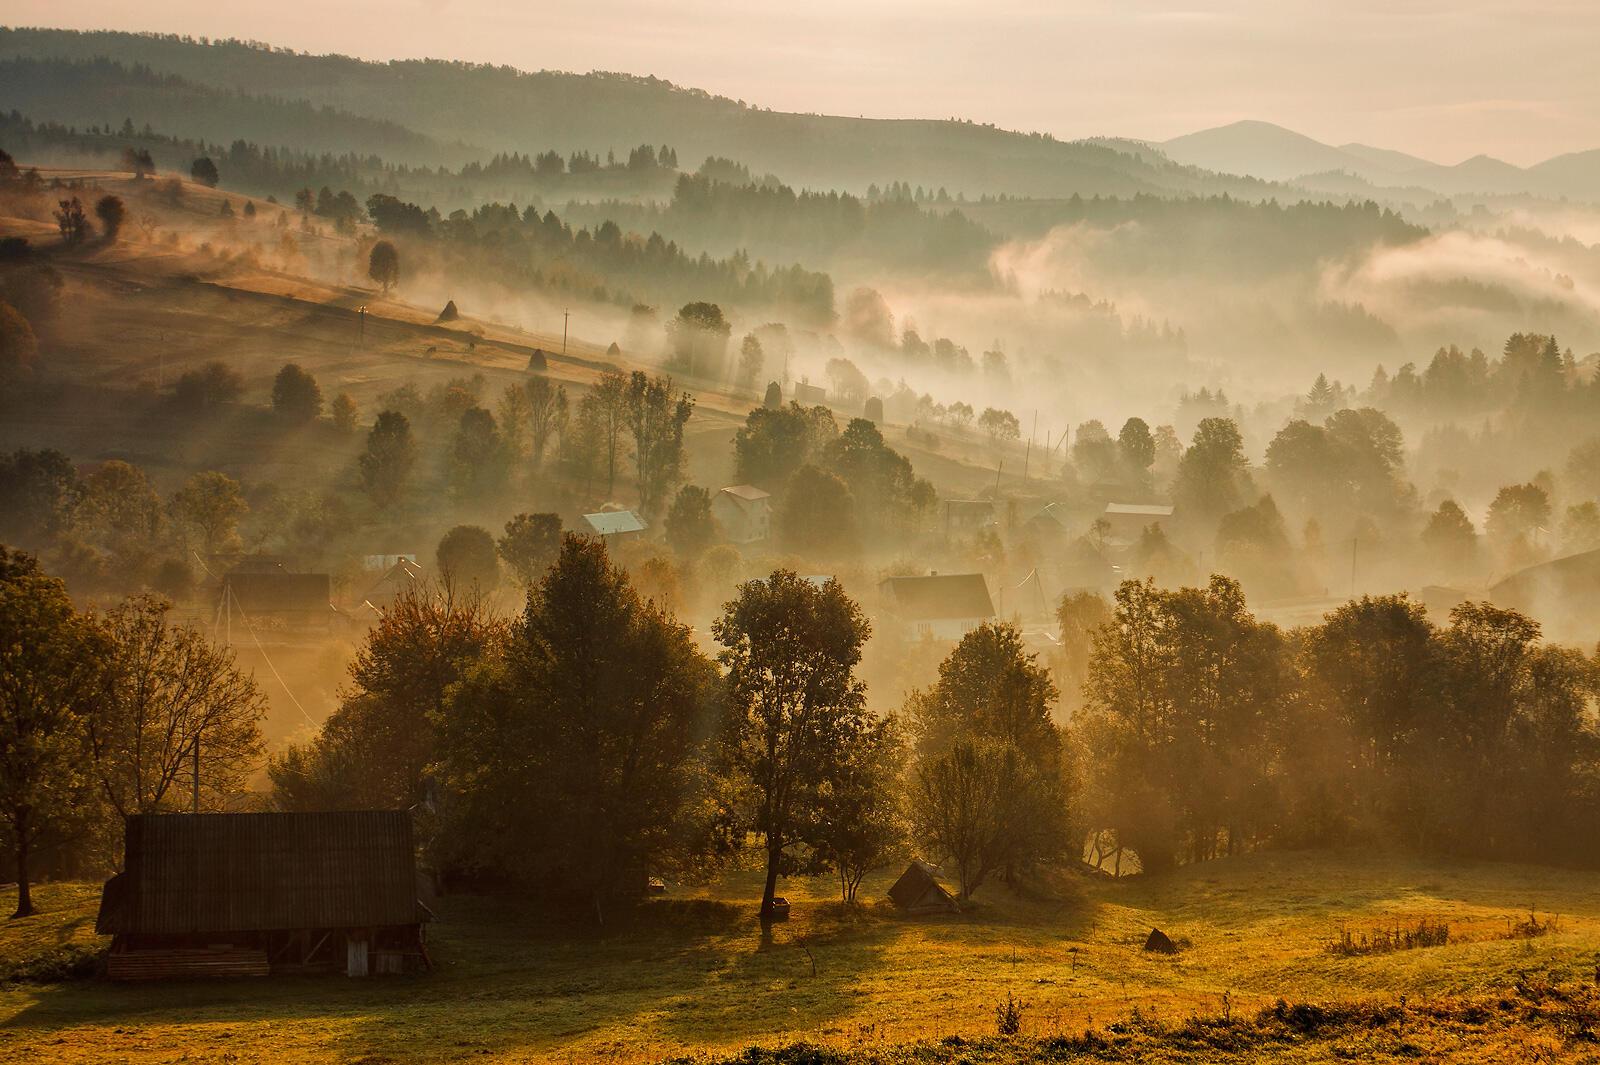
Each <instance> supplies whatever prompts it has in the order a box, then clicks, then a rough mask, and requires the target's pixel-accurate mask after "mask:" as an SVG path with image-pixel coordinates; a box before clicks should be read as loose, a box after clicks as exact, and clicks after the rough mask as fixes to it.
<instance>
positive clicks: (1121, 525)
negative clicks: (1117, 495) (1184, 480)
mask: <svg viewBox="0 0 1600 1065" xmlns="http://www.w3.org/2000/svg"><path fill="white" fill-rule="evenodd" d="M1100 519H1101V521H1103V522H1105V525H1104V526H1103V528H1104V531H1105V538H1106V539H1107V540H1109V541H1111V542H1113V543H1120V544H1134V543H1138V542H1139V537H1140V536H1142V535H1143V534H1144V531H1145V530H1146V529H1148V528H1149V527H1150V526H1152V525H1154V526H1157V527H1158V528H1161V529H1162V530H1163V531H1165V527H1166V524H1167V523H1168V522H1169V521H1171V520H1172V507H1171V506H1170V505H1169V504H1165V503H1107V504H1106V509H1105V510H1104V511H1103V512H1102V513H1101V515H1100Z"/></svg>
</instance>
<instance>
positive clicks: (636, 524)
mask: <svg viewBox="0 0 1600 1065" xmlns="http://www.w3.org/2000/svg"><path fill="white" fill-rule="evenodd" d="M583 520H584V521H586V522H588V523H589V528H591V529H593V530H594V531H595V532H597V533H599V534H600V535H601V536H615V535H617V534H618V533H633V532H644V530H645V529H646V528H647V526H646V525H645V523H644V519H643V518H641V517H639V515H637V514H635V513H634V512H633V511H631V510H606V511H602V512H601V513H599V514H585V515H584V516H583Z"/></svg>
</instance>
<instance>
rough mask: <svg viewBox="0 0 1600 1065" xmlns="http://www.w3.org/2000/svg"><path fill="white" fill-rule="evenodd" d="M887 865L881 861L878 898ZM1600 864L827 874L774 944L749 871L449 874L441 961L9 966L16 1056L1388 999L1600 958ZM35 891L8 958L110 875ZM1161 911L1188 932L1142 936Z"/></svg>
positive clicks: (678, 1036) (580, 1050)
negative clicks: (842, 877) (646, 889)
mask: <svg viewBox="0 0 1600 1065" xmlns="http://www.w3.org/2000/svg"><path fill="white" fill-rule="evenodd" d="M887 884H888V880H887V878H886V877H879V878H877V879H876V880H875V881H873V882H870V883H869V884H868V885H867V888H866V889H865V894H866V897H868V898H870V899H878V898H880V897H881V895H882V892H883V890H884V889H885V888H886V887H887ZM1597 888H1600V876H1596V875H1594V874H1588V873H1573V872H1564V871H1556V870H1546V869H1535V868H1530V867H1524V866H1509V865H1493V864H1460V865H1451V864H1439V863H1423V862H1417V861H1412V860H1408V859H1403V858H1390V857H1383V856H1370V855H1361V854H1338V855H1304V854H1294V855H1289V854H1276V855H1254V856H1249V857H1243V858H1236V859H1231V860H1228V861H1225V862H1217V863H1213V864H1211V865H1206V866H1200V867H1196V868H1190V869H1185V870H1182V871H1180V872H1178V873H1177V874H1175V875H1172V876H1170V877H1166V878H1164V879H1158V880H1150V881H1144V880H1133V879H1130V880H1126V881H1121V882H1099V881H1094V882H1091V881H1080V880H1073V881H1071V882H1069V883H1062V884H1057V885H1054V886H1053V887H1052V889H1050V890H1047V891H1044V890H1041V891H1039V892H1037V893H1034V894H1030V895H1027V896H1017V895H1014V894H1012V893H1011V892H1009V891H1008V890H1007V889H1006V888H1004V887H1003V886H1001V885H998V884H996V885H992V886H990V887H987V888H985V890H984V891H983V892H982V893H980V896H979V900H978V903H977V905H975V906H974V907H973V908H972V909H971V910H970V912H968V913H966V914H964V915H962V916H960V917H955V918H943V919H925V920H904V919H901V918H900V917H899V916H898V915H896V914H894V913H893V912H892V911H891V910H889V909H887V908H886V907H885V906H884V904H883V903H881V902H876V901H874V902H870V903H868V904H867V905H866V907H865V909H864V911H863V912H861V913H857V914H851V913H845V912H843V911H842V910H841V909H840V908H839V907H838V906H837V904H835V903H834V902H833V900H832V891H833V887H832V884H831V883H829V882H828V881H827V880H826V879H822V880H817V881H806V882H791V883H789V884H787V885H786V886H785V891H786V892H787V893H788V895H789V897H790V899H791V900H793V901H794V902H795V910H796V912H795V918H794V920H792V921H791V922H789V923H788V924H787V925H784V926H779V928H778V929H777V931H776V932H775V934H774V936H773V938H772V941H771V943H769V944H763V942H762V940H761V936H760V932H759V928H758V926H757V924H756V922H755V920H754V909H755V906H754V901H755V898H756V894H757V891H758V881H757V878H756V877H755V875H754V874H753V873H750V872H745V871H736V872H732V873H730V874H729V875H728V876H726V877H724V878H723V879H721V880H720V881H718V882H717V883H716V884H715V885H713V886H711V887H709V888H706V889H699V890H692V891H689V890H680V891H675V892H674V893H673V894H672V895H671V896H669V897H668V898H665V899H659V900H656V901H654V902H652V903H651V904H649V905H647V906H646V907H644V909H643V910H642V912H641V913H639V914H638V915H637V916H635V917H633V918H632V919H631V920H627V921H619V922H618V923H614V924H613V925H612V926H611V927H609V928H606V929H595V928H592V927H584V928H580V929H576V930H574V929H572V928H562V927H558V926H556V925H555V924H553V923H551V922H549V921H547V920H544V919H541V918H539V917H537V916H535V915H534V914H533V913H532V912H531V911H530V910H529V909H528V907H526V906H524V905H522V904H521V903H519V902H518V901H516V900H513V899H483V898H471V897H456V898H451V899H448V900H446V901H445V904H444V909H443V912H442V915H441V917H442V919H441V921H440V923H439V924H437V925H436V926H435V927H434V928H433V931H432V941H433V944H434V950H435V953H436V955H437V957H438V960H439V963H440V964H439V969H438V971H437V972H436V973H434V974H432V975H430V976H424V977H417V978H395V979H390V980H373V981H349V980H346V979H344V978H342V977H309V978H292V979H273V980H266V981H247V982H243V983H208V984H182V985H165V986H148V987H127V986H118V985H112V984H108V983H104V982H100V981H79V982H74V983H63V984H47V985H36V984H14V985H10V986H6V987H5V988H4V989H3V990H0V1060H19V1061H21V1060H38V1061H98V1060H112V1059H114V1060H125V1061H130V1062H155V1061H172V1060H177V1059H178V1058H180V1057H181V1056H182V1055H184V1054H188V1055H189V1056H190V1057H191V1058H193V1057H200V1058H207V1057H215V1056H218V1055H222V1054H228V1055H231V1057H230V1059H229V1060H236V1061H289V1062H339V1061H350V1060H355V1059H360V1058H367V1059H369V1060H371V1061H374V1062H376V1061H394V1062H413V1061H417V1062H420V1061H436V1060H462V1059H467V1058H471V1059H472V1060H487V1061H507V1062H510V1061H529V1060H554V1061H567V1060H570V1061H590V1060H615V1061H636V1060H659V1059H662V1058H669V1057H673V1056H678V1055H692V1054H718V1053H732V1052H734V1051H735V1050H737V1049H738V1048H741V1047H745V1046H747V1045H751V1044H763V1045H767V1046H774V1045H782V1044H787V1043H793V1042H797V1041H805V1042H810V1043H814V1044H818V1045H822V1046H829V1047H839V1048H853V1049H856V1050H863V1051H864V1050H866V1049H868V1048H883V1047H888V1046H893V1045H898V1044H903V1043H912V1042H917V1041H931V1040H938V1039H942V1038H944V1037H947V1036H951V1035H955V1036H961V1037H963V1038H966V1039H974V1038H979V1037H984V1036H992V1035H993V1034H994V1009H995V1005H996V1003H997V1002H998V1001H999V1000H1000V999H1002V998H1004V997H1005V995H1006V994H1007V993H1013V994H1015V995H1016V996H1017V997H1018V998H1020V999H1022V1000H1023V1002H1024V1003H1025V1004H1026V1009H1025V1011H1024V1014H1023V1019H1022V1033H1023V1035H1024V1036H1025V1037H1034V1038H1040V1037H1044V1038H1049V1037H1052V1036H1056V1035H1058V1034H1073V1033H1081V1032H1083V1030H1084V1029H1085V1028H1090V1027H1096V1028H1103V1027H1104V1026H1107V1025H1111V1024H1115V1023H1118V1022H1126V1020H1127V1019H1128V1018H1129V1017H1130V1016H1132V1015H1134V1014H1135V1013H1137V1015H1138V1016H1139V1017H1140V1018H1141V1019H1142V1020H1141V1023H1144V1024H1154V1025H1157V1026H1169V1027H1170V1026H1176V1025H1181V1024H1182V1023H1183V1022H1184V1021H1185V1020H1186V1019H1188V1018H1191V1017H1193V1016H1202V1017H1212V1016H1217V1015H1220V1014H1221V1013H1222V1012H1223V1011H1224V1010H1225V1009H1227V1010H1228V1011H1230V1012H1232V1013H1233V1014H1234V1015H1235V1016H1239V1017H1244V1016H1254V1015H1255V1013H1256V1011H1258V1010H1259V1009H1261V1008H1263V1007H1266V1006H1268V1005H1270V1004H1271V1003H1272V1002H1273V1001H1274V1000H1276V999H1278V998H1285V999H1288V1000H1289V1001H1291V1002H1344V1003H1360V1004H1366V1005H1377V1006H1390V1005H1394V1004H1396V1003H1398V1002H1399V1001H1400V1000H1401V996H1405V998H1406V1000H1407V1001H1409V1002H1410V1003H1411V1006H1412V1008H1413V1009H1417V1008H1426V1006H1427V1004H1429V1003H1435V1002H1444V1001H1447V1000H1454V999H1455V998H1458V997H1461V996H1467V997H1471V996H1485V995H1487V996H1494V995H1497V994H1500V993H1502V991H1503V990H1504V989H1507V988H1511V987H1513V986H1514V985H1515V984H1516V983H1517V981H1518V980H1519V979H1534V980H1537V981H1539V982H1541V983H1548V984H1553V985H1564V986H1572V985H1576V984H1577V983H1578V982H1580V981H1587V980H1591V979H1592V978H1593V976H1594V967H1595V958H1596V952H1597V950H1600V891H1597V890H1596V889H1597ZM40 898H41V901H42V902H43V903H44V904H45V905H46V906H47V907H51V908H53V909H54V910H55V911H56V912H55V913H53V914H50V915H47V916H44V917H40V918H35V919H34V920H33V921H32V922H28V923H27V924H29V925H32V928H33V929H36V930H37V931H29V930H28V928H26V927H24V926H22V925H13V926H12V927H9V928H6V929H5V930H4V931H3V932H0V937H3V938H0V951H3V954H0V957H4V958H6V959H8V960H9V961H10V963H11V964H15V960H16V955H17V953H18V952H25V951H28V950H31V949H34V942H35V941H37V942H38V943H40V944H47V943H49V942H53V941H55V940H56V939H59V937H60V935H61V934H62V933H61V929H63V928H71V929H74V931H73V932H72V934H73V935H77V934H81V928H82V925H81V924H74V922H75V921H79V920H81V918H82V917H83V916H84V915H91V920H92V905H93V892H92V891H89V890H86V889H84V888H81V887H63V888H49V887H47V888H46V889H45V890H44V891H43V892H42V893H41V896H40ZM4 903H5V899H4V897H3V896H0V904H4ZM1530 906H1536V907H1537V908H1538V909H1539V911H1540V912H1541V913H1542V914H1544V913H1559V914H1560V915H1561V919H1560V927H1559V929H1558V930H1557V931H1555V932H1552V933H1550V934H1548V935H1544V936H1540V937H1537V938H1534V939H1507V938H1504V932H1505V929H1506V927H1507V924H1508V922H1514V921H1516V920H1518V919H1522V918H1525V917H1526V915H1527V913H1528V910H1529V907H1530ZM1423 917H1427V918H1429V919H1433V920H1441V921H1445V922H1448V923H1449V924H1450V925H1451V929H1452V941H1451V942H1450V943H1449V944H1448V945H1446V946H1442V947H1433V948H1424V949H1418V950H1408V951H1398V952H1395V953H1391V954H1385V955H1376V956H1367V957H1340V956H1337V955H1335V954H1333V953H1331V952H1330V951H1329V950H1328V944H1329V942H1331V941H1332V940H1333V939H1334V938H1336V937H1337V935H1338V932H1339V930H1340V929H1341V928H1351V927H1373V926H1380V925H1386V924H1394V923H1397V922H1398V923H1402V924H1403V923H1406V922H1415V921H1417V920H1419V919H1421V918H1423ZM35 922H36V923H35ZM1152 926H1159V927H1161V928H1162V929H1164V930H1165V931H1167V932H1168V933H1169V934H1171V935H1173V936H1174V937H1175V938H1186V939H1188V940H1189V941H1190V943H1191V946H1190V947H1189V948H1188V949H1186V950H1184V951H1183V952H1182V953H1180V954H1178V955H1177V956H1175V957H1161V956H1154V955H1146V954H1144V953H1143V952H1142V951H1141V950H1140V949H1139V948H1140V945H1141V944H1142V942H1143V939H1144V937H1145V935H1146V934H1147V933H1148V931H1149V929H1150V928H1151V927H1152ZM813 961H814V962H815V966H816V973H815V975H814V976H813V975H812V963H813ZM1224 996H1226V1000H1225V997H1224ZM1225 1002H1226V1005H1225ZM1440 1031H1441V1032H1444V1031H1445V1027H1444V1026H1442V1025H1441V1026H1440ZM1521 1035H1523V1036H1530V1037H1537V1038H1554V1036H1551V1035H1550V1034H1549V1033H1546V1032H1542V1031H1541V1032H1531V1031H1529V1032H1522V1033H1521ZM1481 1037H1484V1033H1482V1032H1479V1033H1477V1035H1476V1036H1474V1038H1481ZM1440 1038H1441V1039H1443V1038H1445V1037H1444V1036H1440ZM1451 1038H1454V1037H1451ZM1461 1038H1465V1036H1462V1037H1461ZM1506 1038H1507V1039H1510V1038H1511V1036H1510V1035H1509V1034H1508V1035H1507V1036H1506ZM1319 1045H1320V1044H1319ZM1332 1045H1334V1044H1329V1046H1332ZM1322 1050H1323V1051H1326V1052H1329V1053H1331V1051H1330V1050H1328V1047H1323V1048H1322ZM1184 1060H1188V1059H1184ZM1286 1060H1288V1059H1286ZM1304 1060H1313V1059H1312V1058H1304ZM1315 1060H1322V1059H1321V1058H1316V1059H1315ZM1330 1060H1331V1059H1330ZM1463 1060H1468V1059H1463Z"/></svg>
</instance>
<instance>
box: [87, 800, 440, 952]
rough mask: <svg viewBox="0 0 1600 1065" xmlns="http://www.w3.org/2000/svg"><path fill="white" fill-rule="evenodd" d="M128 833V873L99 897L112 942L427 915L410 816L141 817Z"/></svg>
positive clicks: (377, 922)
mask: <svg viewBox="0 0 1600 1065" xmlns="http://www.w3.org/2000/svg"><path fill="white" fill-rule="evenodd" d="M124 833H125V841H126V847H125V856H124V859H123V864H124V871H123V872H122V873H119V874H118V875H116V876H114V877H112V878H111V879H110V880H108V881H106V886H105V891H104V892H103V894H102V895H101V898H100V916H99V918H98V919H97V920H96V922H95V930H96V931H98V932H100V933H101V934H102V935H105V934H114V933H129V932H131V933H147V934H181V933H188V932H239V931H273V930H285V929H301V928H355V927H373V926H388V925H409V924H417V923H419V922H420V921H422V920H424V919H425V917H424V916H422V914H423V913H424V911H423V910H422V908H421V907H420V906H419V904H418V901H417V880H416V876H417V874H416V857H415V854H414V851H413V844H412V836H411V815H410V814H409V813H407V812H406V811H404V810H375V811H350V812H338V813H248V814H135V815H133V816H131V817H129V818H127V821H126V826H125V829H124Z"/></svg>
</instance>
